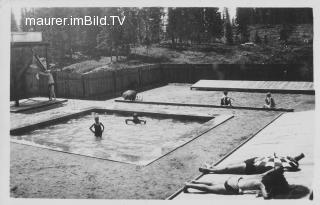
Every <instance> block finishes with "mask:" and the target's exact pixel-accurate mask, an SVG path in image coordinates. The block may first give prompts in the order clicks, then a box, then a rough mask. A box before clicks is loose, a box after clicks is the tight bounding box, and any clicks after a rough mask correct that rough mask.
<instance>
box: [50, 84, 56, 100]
mask: <svg viewBox="0 0 320 205" xmlns="http://www.w3.org/2000/svg"><path fill="white" fill-rule="evenodd" d="M51 98H53V99H56V93H55V92H54V84H52V85H51Z"/></svg>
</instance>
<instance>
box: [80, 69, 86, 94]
mask: <svg viewBox="0 0 320 205" xmlns="http://www.w3.org/2000/svg"><path fill="white" fill-rule="evenodd" d="M81 82H82V95H83V96H82V97H83V98H85V97H87V93H86V76H85V75H83V74H82V75H81Z"/></svg>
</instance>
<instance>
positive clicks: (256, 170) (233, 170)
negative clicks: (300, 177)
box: [199, 153, 305, 174]
mask: <svg viewBox="0 0 320 205" xmlns="http://www.w3.org/2000/svg"><path fill="white" fill-rule="evenodd" d="M304 157H305V156H304V154H303V153H301V154H300V155H298V156H296V157H293V158H292V157H289V156H286V157H282V156H277V155H276V154H275V153H274V156H269V157H253V158H250V159H247V160H245V161H242V162H239V163H234V164H229V165H226V166H219V165H218V166H212V165H208V164H205V167H200V168H199V171H200V172H202V173H204V174H209V173H215V174H261V173H263V172H265V171H268V170H270V169H272V168H274V167H275V166H281V167H283V168H284V170H285V171H297V170H299V160H301V159H302V158H304Z"/></svg>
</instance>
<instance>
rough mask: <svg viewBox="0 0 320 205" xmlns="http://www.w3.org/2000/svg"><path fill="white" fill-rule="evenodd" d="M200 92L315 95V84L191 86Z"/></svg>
mask: <svg viewBox="0 0 320 205" xmlns="http://www.w3.org/2000/svg"><path fill="white" fill-rule="evenodd" d="M191 89H198V90H230V91H239V92H268V91H270V92H275V93H304V94H314V93H315V91H314V89H313V82H290V81H235V80H200V81H198V82H197V83H195V84H193V85H192V86H191Z"/></svg>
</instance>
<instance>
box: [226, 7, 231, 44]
mask: <svg viewBox="0 0 320 205" xmlns="http://www.w3.org/2000/svg"><path fill="white" fill-rule="evenodd" d="M224 37H225V39H226V43H227V44H233V33H232V26H231V22H230V16H229V11H228V8H224Z"/></svg>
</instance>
